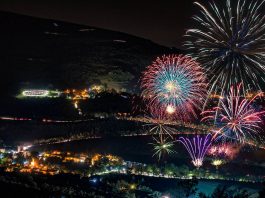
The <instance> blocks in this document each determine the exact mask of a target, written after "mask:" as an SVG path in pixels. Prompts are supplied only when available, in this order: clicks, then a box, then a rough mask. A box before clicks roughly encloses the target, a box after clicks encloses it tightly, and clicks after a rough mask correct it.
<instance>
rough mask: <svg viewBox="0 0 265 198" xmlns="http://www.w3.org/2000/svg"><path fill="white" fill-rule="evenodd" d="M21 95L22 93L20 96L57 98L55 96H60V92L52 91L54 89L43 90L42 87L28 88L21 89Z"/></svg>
mask: <svg viewBox="0 0 265 198" xmlns="http://www.w3.org/2000/svg"><path fill="white" fill-rule="evenodd" d="M21 95H22V97H35V98H43V97H50V98H57V97H60V95H61V92H59V91H54V90H43V89H28V90H23V91H22V93H21Z"/></svg>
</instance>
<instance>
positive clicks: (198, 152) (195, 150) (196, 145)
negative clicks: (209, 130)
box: [178, 134, 212, 168]
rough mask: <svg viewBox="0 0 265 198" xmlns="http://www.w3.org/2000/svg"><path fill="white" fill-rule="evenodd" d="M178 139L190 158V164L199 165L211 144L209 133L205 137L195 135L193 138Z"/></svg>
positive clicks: (201, 163)
mask: <svg viewBox="0 0 265 198" xmlns="http://www.w3.org/2000/svg"><path fill="white" fill-rule="evenodd" d="M178 141H179V142H181V143H182V144H183V145H184V146H185V148H186V150H187V151H188V153H189V155H190V157H191V159H192V164H193V165H194V166H195V167H197V168H199V167H201V166H202V165H203V160H204V156H205V154H206V153H207V151H208V149H209V148H210V146H211V144H212V137H211V135H210V134H208V135H207V136H205V137H201V136H199V135H197V136H195V137H193V138H184V137H180V138H179V140H178Z"/></svg>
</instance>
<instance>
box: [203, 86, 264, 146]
mask: <svg viewBox="0 0 265 198" xmlns="http://www.w3.org/2000/svg"><path fill="white" fill-rule="evenodd" d="M241 87H242V86H241V84H239V85H238V86H237V87H236V89H235V88H234V87H233V86H232V87H231V89H230V94H229V95H228V96H227V97H225V98H224V99H222V100H220V107H215V108H214V109H213V110H209V111H205V112H203V113H202V115H203V116H204V118H203V119H202V120H211V121H214V122H215V123H216V125H217V130H214V131H213V132H214V133H215V137H218V138H223V139H228V140H233V141H238V142H240V143H245V141H246V140H247V139H252V140H255V139H256V137H257V135H258V134H259V131H260V130H261V124H262V123H263V121H262V116H263V115H264V113H265V111H257V110H256V109H255V107H254V106H253V101H254V100H255V99H256V98H257V97H258V96H259V94H258V95H256V96H255V97H254V98H253V99H252V100H247V99H246V98H245V97H241V95H240V93H241Z"/></svg>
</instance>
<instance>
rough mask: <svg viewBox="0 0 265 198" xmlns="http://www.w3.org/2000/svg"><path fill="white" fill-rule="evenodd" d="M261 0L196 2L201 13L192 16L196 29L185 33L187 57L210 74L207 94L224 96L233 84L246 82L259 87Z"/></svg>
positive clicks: (264, 51) (264, 57)
mask: <svg viewBox="0 0 265 198" xmlns="http://www.w3.org/2000/svg"><path fill="white" fill-rule="evenodd" d="M264 2H265V1H264V0H255V1H253V0H237V1H234V0H233V2H232V0H226V1H225V0H224V1H219V2H218V3H217V2H216V3H214V2H213V3H209V6H208V7H205V6H203V5H201V4H200V3H198V2H195V4H196V5H197V6H198V7H199V8H200V14H199V15H197V16H194V17H193V19H194V20H195V21H196V23H197V26H196V27H197V28H195V29H189V30H188V31H187V32H186V38H187V40H186V42H185V44H184V45H185V46H186V48H187V49H188V50H189V51H190V54H189V55H190V56H191V57H193V58H195V59H196V60H197V61H199V62H200V63H201V64H202V65H203V66H204V67H206V70H207V72H208V74H209V76H210V77H211V80H210V84H211V87H210V89H209V94H213V93H219V95H221V96H223V95H225V94H226V93H228V92H229V87H230V85H232V84H238V83H240V82H242V81H243V82H245V85H246V86H245V87H243V89H244V93H246V92H247V89H249V88H255V89H257V90H260V87H259V84H258V83H257V82H264V81H265V80H264V76H263V75H261V74H263V73H264V72H265V66H264V65H265V16H264V15H263V13H262V10H261V9H262V7H263V5H264Z"/></svg>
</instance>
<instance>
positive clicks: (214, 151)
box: [208, 143, 240, 160]
mask: <svg viewBox="0 0 265 198" xmlns="http://www.w3.org/2000/svg"><path fill="white" fill-rule="evenodd" d="M239 151H240V147H238V145H232V144H228V143H225V144H216V145H212V146H211V147H210V148H209V150H208V154H209V155H211V156H213V157H214V158H221V159H226V160H231V159H233V158H235V156H236V155H237V154H238V153H239Z"/></svg>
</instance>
